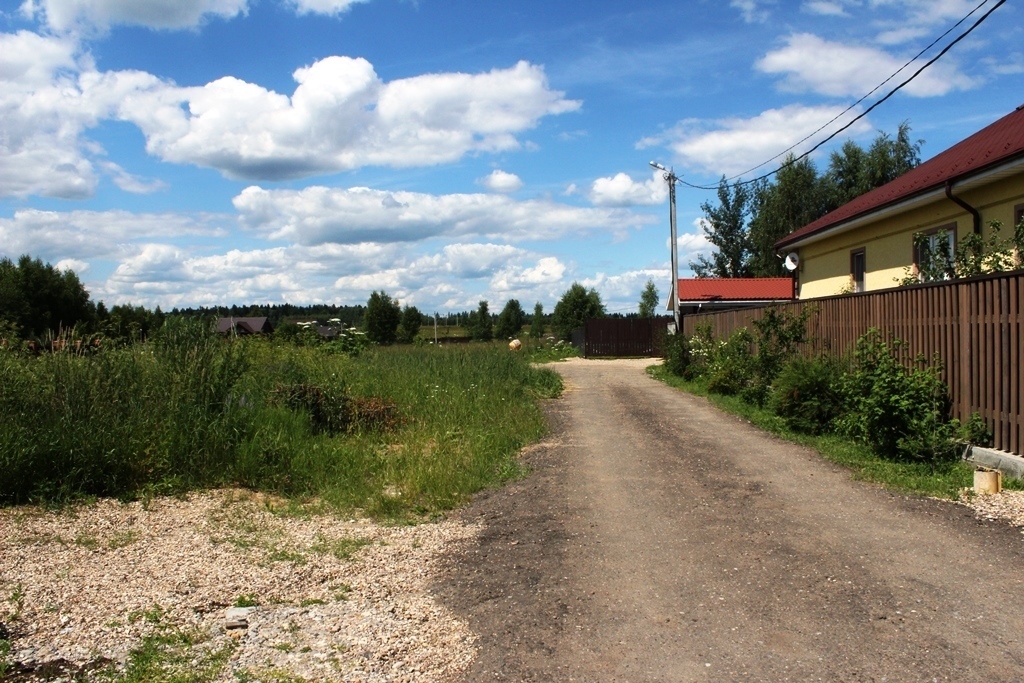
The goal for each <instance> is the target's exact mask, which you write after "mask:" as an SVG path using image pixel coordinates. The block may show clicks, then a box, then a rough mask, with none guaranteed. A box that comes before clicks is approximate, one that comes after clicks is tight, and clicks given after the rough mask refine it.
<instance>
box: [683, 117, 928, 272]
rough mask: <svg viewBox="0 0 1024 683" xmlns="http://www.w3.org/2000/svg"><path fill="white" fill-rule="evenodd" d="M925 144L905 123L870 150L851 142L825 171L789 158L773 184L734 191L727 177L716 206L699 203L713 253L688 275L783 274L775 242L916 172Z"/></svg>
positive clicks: (694, 263)
mask: <svg viewBox="0 0 1024 683" xmlns="http://www.w3.org/2000/svg"><path fill="white" fill-rule="evenodd" d="M923 142H924V141H923V140H916V141H913V140H911V138H910V124H909V123H908V122H907V121H904V122H903V123H901V124H900V125H899V128H898V130H897V132H896V135H895V136H890V135H889V134H888V133H885V132H879V134H878V136H877V137H876V138H875V140H874V142H872V143H871V145H870V146H869V147H868V148H866V149H865V148H863V147H861V146H860V145H858V144H857V143H856V142H854V141H852V140H847V141H846V142H845V143H844V144H843V146H842V147H841V148H840V149H839V150H836V151H834V152H832V154H831V155H830V156H829V162H828V166H827V167H826V168H825V170H824V171H821V172H819V170H818V168H817V166H816V165H815V163H814V162H813V161H812V160H811V159H810V158H807V157H804V158H801V159H797V158H796V157H794V156H793V154H789V155H788V156H787V157H786V159H785V161H783V162H782V166H781V168H780V169H779V171H778V173H776V174H775V178H774V179H773V180H769V179H762V180H757V181H754V182H743V181H739V182H736V183H732V184H730V183H729V182H728V181H727V180H726V179H725V177H724V176H723V178H722V180H721V181H720V182H719V185H718V192H717V195H718V196H717V199H718V202H717V204H713V203H711V202H704V203H702V204H701V210H702V211H703V213H704V217H703V223H704V233H705V235H706V236H707V239H708V241H709V242H711V244H712V245H714V247H715V251H714V252H713V253H712V254H711V257H710V258H708V257H706V256H703V255H702V256H700V257H698V259H697V260H696V261H692V262H690V268H691V269H692V270H693V272H694V274H695V275H696V276H697V277H722V278H724V277H778V276H781V275H785V274H786V271H785V268H784V266H783V262H782V258H781V256H780V255H779V254H777V253H776V251H775V243H776V242H777V241H779V240H780V239H782V238H783V237H785V236H786V235H788V234H789V233H791V232H793V231H794V230H797V229H799V228H801V227H803V226H805V225H807V224H809V223H812V222H814V221H816V220H817V219H819V218H821V217H822V216H824V215H825V214H827V213H828V212H830V211H832V210H834V209H837V208H839V207H840V206H842V205H843V204H846V203H847V202H849V201H851V200H853V199H856V198H857V197H859V196H860V195H862V194H864V193H866V192H869V191H871V190H873V189H874V188H876V187H881V186H882V185H885V184H886V183H888V182H890V181H892V180H895V179H896V178H898V177H899V176H901V175H903V174H904V173H906V172H907V171H909V170H911V169H913V168H915V167H916V166H917V165H918V164H920V163H921V156H920V152H921V145H922V144H923Z"/></svg>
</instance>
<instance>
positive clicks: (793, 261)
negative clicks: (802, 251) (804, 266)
mask: <svg viewBox="0 0 1024 683" xmlns="http://www.w3.org/2000/svg"><path fill="white" fill-rule="evenodd" d="M784 265H785V266H786V270H789V271H794V270H796V268H797V266H799V265H800V257H799V256H797V255H796V252H795V251H791V252H789V253H788V254H786V262H785V264H784Z"/></svg>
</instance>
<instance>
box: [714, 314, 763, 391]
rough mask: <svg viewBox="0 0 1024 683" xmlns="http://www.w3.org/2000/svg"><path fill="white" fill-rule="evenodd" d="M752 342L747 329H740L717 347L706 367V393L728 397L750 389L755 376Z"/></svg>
mask: <svg viewBox="0 0 1024 683" xmlns="http://www.w3.org/2000/svg"><path fill="white" fill-rule="evenodd" d="M752 341H753V337H751V335H750V333H749V332H747V329H746V328H745V327H741V328H740V329H738V330H736V331H735V332H733V333H732V335H731V336H730V337H729V339H727V340H726V341H724V342H722V343H720V344H718V345H717V348H716V350H715V353H714V356H713V358H712V359H711V363H710V364H709V366H708V372H707V378H708V391H711V392H713V393H716V394H724V395H726V396H730V395H733V394H743V393H745V392H747V391H749V390H750V389H751V386H752V384H753V379H754V375H755V363H754V355H753V354H752V353H751V352H750V344H751V342H752Z"/></svg>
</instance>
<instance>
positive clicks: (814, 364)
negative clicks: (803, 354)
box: [770, 356, 843, 434]
mask: <svg viewBox="0 0 1024 683" xmlns="http://www.w3.org/2000/svg"><path fill="white" fill-rule="evenodd" d="M841 377H842V367H841V365H840V363H838V362H837V361H836V360H835V359H833V358H831V357H828V356H821V357H819V358H795V359H793V361H791V362H790V363H789V364H788V365H786V366H785V367H784V368H783V369H782V372H781V373H779V376H778V377H777V378H776V380H775V382H774V383H773V385H772V393H771V400H770V407H771V410H772V412H774V413H775V414H776V415H778V416H779V417H781V418H783V419H784V420H785V421H786V425H787V426H788V427H789V428H790V429H792V430H793V431H796V432H802V433H804V434H822V433H824V432H827V431H828V430H829V429H831V427H832V423H833V421H834V420H835V419H836V418H838V417H839V416H840V415H841V414H842V413H843V397H842V395H841V394H840V392H839V381H840V378H841Z"/></svg>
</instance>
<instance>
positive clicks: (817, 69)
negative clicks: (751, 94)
mask: <svg viewBox="0 0 1024 683" xmlns="http://www.w3.org/2000/svg"><path fill="white" fill-rule="evenodd" d="M905 61H906V59H901V58H897V57H894V56H893V55H891V54H889V53H888V52H885V51H884V50H879V49H876V48H873V47H867V46H859V45H846V44H843V43H836V42H831V41H827V40H824V39H822V38H819V37H818V36H815V35H812V34H809V33H797V34H793V35H790V36H789V37H788V38H786V46H785V47H783V48H780V49H778V50H773V51H772V52H769V53H768V54H766V55H765V56H764V57H762V58H761V59H759V60H758V61H757V63H756V67H757V69H758V70H760V71H762V72H764V73H768V74H778V75H782V76H784V77H785V78H784V79H783V81H782V87H783V89H785V90H789V91H793V92H816V93H819V94H822V95H830V96H833V97H846V96H861V95H865V94H867V93H868V92H870V91H871V90H872V89H873V88H874V87H875V86H877V85H878V84H879V83H881V82H882V81H883V80H885V79H886V78H888V77H889V76H890V75H891V74H892V73H894V72H896V71H897V70H898V69H899V68H900V67H901V66H902V65H903V63H904V62H905ZM919 67H920V63H915V64H912V65H911V66H910V67H909V68H908V69H907V70H906V71H904V72H903V73H902V74H901V75H900V76H899V77H897V79H896V80H894V81H893V82H892V83H891V85H896V84H898V83H899V82H902V81H903V80H905V79H906V77H908V76H909V75H910V74H912V73H913V71H914V70H916V69H917V68H919ZM974 85H975V82H974V81H973V80H972V79H970V78H968V77H967V76H965V75H964V74H962V73H960V71H959V70H958V69H957V67H956V65H955V64H954V63H952V62H950V61H943V62H938V63H936V64H934V65H932V66H931V67H929V68H928V69H926V70H925V71H923V72H922V73H921V74H920V75H919V76H918V77H917V78H915V79H914V80H913V81H911V82H910V83H909V84H908V85H907V86H906V87H905V88H903V90H902V92H904V93H906V94H908V95H913V96H916V97H933V96H937V95H945V94H946V93H949V92H951V91H953V90H967V89H969V88H971V87H973V86H974Z"/></svg>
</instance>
